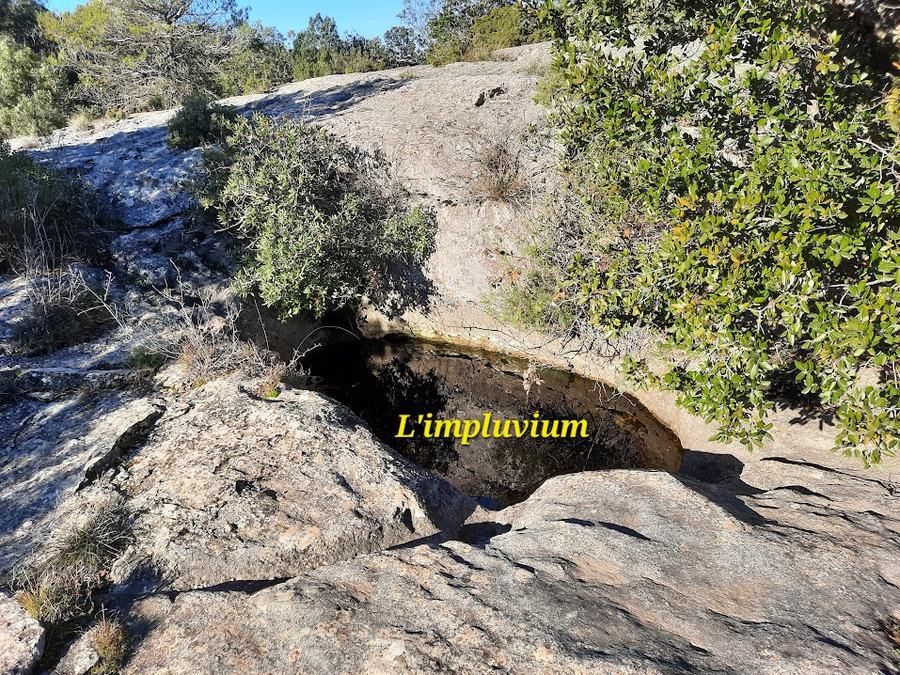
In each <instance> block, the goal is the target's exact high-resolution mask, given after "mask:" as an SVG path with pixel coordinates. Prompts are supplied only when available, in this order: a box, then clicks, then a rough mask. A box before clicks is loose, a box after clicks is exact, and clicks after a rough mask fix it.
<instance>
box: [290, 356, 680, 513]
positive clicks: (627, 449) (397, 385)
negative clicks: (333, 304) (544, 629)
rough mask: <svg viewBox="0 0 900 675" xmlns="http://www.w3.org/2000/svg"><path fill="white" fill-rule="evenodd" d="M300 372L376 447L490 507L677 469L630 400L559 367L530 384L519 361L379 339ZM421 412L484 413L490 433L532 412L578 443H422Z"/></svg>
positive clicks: (675, 451)
mask: <svg viewBox="0 0 900 675" xmlns="http://www.w3.org/2000/svg"><path fill="white" fill-rule="evenodd" d="M305 366H306V368H307V369H308V370H309V371H310V373H311V374H312V375H313V376H315V377H316V378H319V379H320V383H319V385H318V388H319V389H320V391H322V393H324V394H327V395H329V396H331V397H333V398H335V399H337V400H338V401H340V402H341V403H344V404H345V405H347V406H348V407H349V408H351V409H352V410H353V411H354V412H356V413H357V414H358V415H359V416H360V417H362V418H363V420H365V421H366V423H367V424H368V425H369V427H370V428H371V429H372V431H373V433H374V434H375V435H376V436H378V437H379V438H380V439H381V440H382V441H384V442H385V443H387V444H388V445H390V446H391V447H393V448H394V449H395V450H397V451H398V452H399V453H400V454H402V455H403V456H405V457H407V458H408V459H410V460H412V461H414V462H416V463H417V464H419V465H420V466H423V467H425V468H426V469H429V470H431V471H434V472H435V473H437V474H439V475H441V476H443V477H444V478H445V479H447V480H448V481H449V482H450V483H452V484H453V485H455V486H456V487H457V488H458V489H459V490H461V491H462V492H464V493H466V494H468V495H471V496H473V497H478V498H481V502H482V504H483V505H485V506H487V507H489V508H498V507H502V506H506V505H509V504H512V503H516V502H518V501H521V500H523V499H525V498H526V497H528V496H529V495H530V494H531V493H532V492H534V490H535V489H537V488H538V486H540V484H541V483H542V482H544V481H545V480H546V479H548V478H551V477H553V476H558V475H561V474H567V473H574V472H578V471H591V470H598V469H611V468H643V469H663V470H667V471H677V470H678V468H679V466H680V464H681V458H682V452H683V451H682V448H681V445H680V443H679V442H678V439H677V438H676V437H675V435H674V434H673V433H672V432H670V431H669V430H668V429H666V428H665V427H664V426H663V425H662V424H661V423H660V422H659V421H658V420H656V419H655V418H654V417H653V416H652V415H651V414H650V412H649V411H648V410H647V409H646V408H644V407H643V406H642V405H641V404H640V403H638V402H637V401H635V400H634V399H632V398H630V397H628V396H625V395H622V394H621V393H619V392H616V391H615V390H613V389H611V388H610V387H608V386H606V385H604V384H601V383H599V382H596V381H594V380H590V379H587V378H584V377H580V376H578V375H575V374H573V373H570V372H567V371H563V370H555V369H550V368H538V370H537V372H536V378H535V377H533V376H532V377H530V378H526V377H525V376H524V374H525V372H526V371H527V370H528V369H529V364H528V362H526V361H524V360H521V359H517V358H513V357H509V356H505V355H500V354H495V353H488V352H483V351H479V350H474V349H468V348H465V349H464V348H460V347H455V346H453V347H451V346H446V345H437V344H431V343H425V342H420V341H410V340H401V339H384V340H374V341H360V342H356V343H342V344H336V345H330V346H326V347H321V348H319V349H317V350H315V351H313V352H312V353H311V354H309V355H308V356H307V357H306V361H305ZM532 372H534V370H533V369H532ZM529 381H530V382H531V386H530V389H526V383H527V382H529ZM429 413H430V414H431V416H432V420H454V419H461V420H469V419H471V420H478V421H480V422H482V426H483V423H484V416H485V414H486V413H489V414H490V415H491V421H490V423H489V425H488V426H489V427H490V428H491V429H493V427H494V423H495V422H498V421H500V422H501V423H502V421H505V420H532V419H534V414H535V413H537V414H538V419H539V420H540V421H541V423H542V422H543V421H550V422H551V423H552V421H553V420H582V419H583V420H586V421H587V437H586V438H580V437H579V438H532V437H530V435H527V436H525V437H521V438H516V437H510V438H494V437H484V436H483V435H478V436H477V437H475V438H471V439H470V440H469V444H468V445H463V444H462V442H461V439H459V438H454V437H452V436H451V437H439V438H434V437H432V438H426V437H425V433H424V429H425V427H424V424H423V423H419V422H418V421H417V420H418V417H419V415H422V416H427V415H428V414H429ZM400 415H409V416H410V417H409V420H408V422H407V427H406V428H407V429H411V430H413V432H414V436H413V437H412V438H398V437H397V432H398V430H399V425H400ZM426 419H427V418H426ZM541 428H542V427H541V426H539V427H538V433H539V434H540V429H541ZM549 428H552V427H548V429H549ZM501 429H502V426H501ZM433 431H434V426H433V425H432V432H433Z"/></svg>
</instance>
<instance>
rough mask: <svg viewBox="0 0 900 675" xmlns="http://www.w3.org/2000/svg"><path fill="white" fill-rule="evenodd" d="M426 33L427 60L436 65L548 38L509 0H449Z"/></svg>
mask: <svg viewBox="0 0 900 675" xmlns="http://www.w3.org/2000/svg"><path fill="white" fill-rule="evenodd" d="M429 33H430V47H429V50H428V54H427V60H428V63H430V64H432V65H435V66H441V65H444V64H447V63H451V62H453V61H483V60H487V59H490V58H491V54H492V53H493V52H494V51H496V50H498V49H503V48H505V47H516V46H518V45H522V44H527V43H530V42H539V41H540V40H547V39H549V38H550V35H549V33H548V32H547V30H546V29H543V28H540V27H539V26H537V25H536V23H535V21H534V18H533V17H532V15H531V14H530V13H528V14H526V13H525V12H523V11H522V9H520V8H519V6H518V5H516V4H515V3H511V2H509V0H448V1H447V2H444V4H443V5H442V8H441V11H440V12H439V13H438V14H437V15H436V16H435V17H434V18H433V19H432V20H431V21H430V23H429Z"/></svg>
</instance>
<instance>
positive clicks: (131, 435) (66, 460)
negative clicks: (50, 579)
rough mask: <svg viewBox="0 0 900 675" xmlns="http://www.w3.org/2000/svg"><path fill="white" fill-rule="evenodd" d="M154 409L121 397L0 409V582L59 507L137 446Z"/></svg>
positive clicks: (80, 397) (19, 402) (25, 401)
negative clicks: (134, 445) (123, 454)
mask: <svg viewBox="0 0 900 675" xmlns="http://www.w3.org/2000/svg"><path fill="white" fill-rule="evenodd" d="M158 415H159V408H158V406H157V405H156V404H155V402H154V401H153V400H151V399H148V398H141V397H138V396H136V395H134V394H125V393H122V392H120V391H110V392H89V391H80V392H76V393H74V394H72V395H69V396H67V397H64V398H59V399H54V400H50V401H41V400H35V399H33V398H27V397H26V398H18V399H16V400H14V401H13V402H12V403H9V404H7V405H4V406H0V429H3V437H2V438H0V541H2V545H0V579H2V578H3V577H5V576H6V575H7V574H8V573H9V571H10V569H11V567H12V566H13V565H14V564H15V563H16V562H18V561H19V560H20V559H22V558H23V557H25V556H27V555H28V554H30V553H31V552H32V551H33V550H34V549H35V547H36V546H37V545H38V544H40V543H42V542H43V541H44V540H45V539H46V537H47V535H48V533H49V532H50V531H51V530H52V529H54V528H55V527H56V520H57V517H58V516H59V513H58V509H59V506H60V505H61V504H62V503H63V502H64V501H65V498H66V497H69V496H71V495H72V494H73V493H74V492H75V491H76V490H77V489H78V488H79V487H81V486H83V485H85V484H86V483H87V482H90V481H91V480H92V479H93V478H95V477H96V476H97V475H98V474H99V473H101V472H102V470H104V469H106V468H109V467H110V466H111V465H112V464H113V463H114V460H115V459H116V458H117V457H118V456H120V455H121V454H122V452H124V451H126V450H127V449H128V448H129V447H130V446H131V445H132V444H134V443H136V442H137V439H136V438H135V434H137V433H138V432H139V430H143V429H145V428H146V426H147V425H148V424H151V423H152V421H153V420H154V418H155V417H158Z"/></svg>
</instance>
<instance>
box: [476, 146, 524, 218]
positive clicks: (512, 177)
mask: <svg viewBox="0 0 900 675" xmlns="http://www.w3.org/2000/svg"><path fill="white" fill-rule="evenodd" d="M522 152H523V149H522V146H521V144H519V143H517V142H515V140H514V139H512V138H511V137H510V136H509V135H507V134H498V135H496V136H493V137H481V138H480V139H479V140H478V145H477V147H476V149H475V154H474V157H473V164H474V169H475V171H474V173H475V179H474V181H473V182H472V193H473V194H474V195H475V196H477V197H481V198H483V199H486V200H494V201H502V202H507V203H517V202H518V201H519V200H520V199H521V198H522V197H523V196H524V194H525V191H526V189H527V188H528V182H527V181H526V179H525V171H524V166H523V162H522Z"/></svg>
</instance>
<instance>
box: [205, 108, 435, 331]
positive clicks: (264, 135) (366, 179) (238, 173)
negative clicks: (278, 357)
mask: <svg viewBox="0 0 900 675" xmlns="http://www.w3.org/2000/svg"><path fill="white" fill-rule="evenodd" d="M204 168H205V176H206V178H205V181H204V182H203V184H202V186H201V188H200V196H201V201H202V204H203V205H204V206H205V207H207V208H210V209H213V210H214V211H215V212H216V213H217V214H218V218H219V220H220V222H221V224H222V225H223V226H225V227H227V228H230V229H232V230H233V231H234V232H235V233H236V235H237V236H239V237H240V238H242V239H243V240H245V241H246V242H247V244H248V249H247V250H248V255H247V261H246V265H245V268H244V270H243V275H242V279H241V282H242V283H241V286H242V287H243V288H244V289H245V290H247V291H249V290H256V291H258V292H259V294H260V296H261V297H262V299H263V301H264V302H265V303H266V304H268V305H270V306H275V307H277V308H278V310H279V311H280V312H281V314H282V315H283V316H285V317H289V316H293V315H296V314H298V313H300V312H304V311H312V312H313V313H315V314H316V315H317V316H321V315H322V314H323V313H325V312H326V311H329V310H332V309H338V308H341V307H343V306H344V305H346V304H348V303H352V302H354V301H356V300H358V299H359V298H360V297H361V296H362V295H363V294H364V293H367V292H370V291H373V290H376V289H377V288H378V287H379V285H380V284H382V283H383V282H385V280H386V278H387V277H388V272H389V270H390V268H391V266H392V265H394V264H395V263H398V262H406V263H417V262H421V261H423V260H424V259H425V258H426V257H427V255H428V253H429V251H430V248H431V245H432V241H433V238H434V218H433V215H432V214H431V213H430V212H428V211H426V210H425V209H423V208H420V207H412V208H407V206H406V201H407V199H406V195H405V194H403V193H401V192H400V191H399V190H398V189H397V188H396V187H395V186H393V185H392V184H391V183H390V182H389V181H388V180H387V175H388V171H387V167H386V165H385V164H384V162H383V160H381V159H380V158H378V157H376V156H373V155H370V154H368V153H365V152H363V151H362V150H359V149H356V148H354V147H352V146H350V145H348V144H347V143H345V142H344V141H342V140H340V139H339V138H337V137H336V136H334V135H332V134H330V133H328V132H326V131H324V130H323V129H320V128H317V127H313V126H310V125H307V124H304V123H302V122H299V121H297V120H289V119H285V120H270V119H268V118H266V117H264V116H262V115H256V116H254V117H253V118H251V119H247V118H244V117H240V118H238V119H237V120H235V121H233V122H232V123H231V125H230V134H229V136H228V139H227V142H226V144H225V146H224V148H222V149H216V150H211V151H208V152H207V153H206V154H205V157H204Z"/></svg>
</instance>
